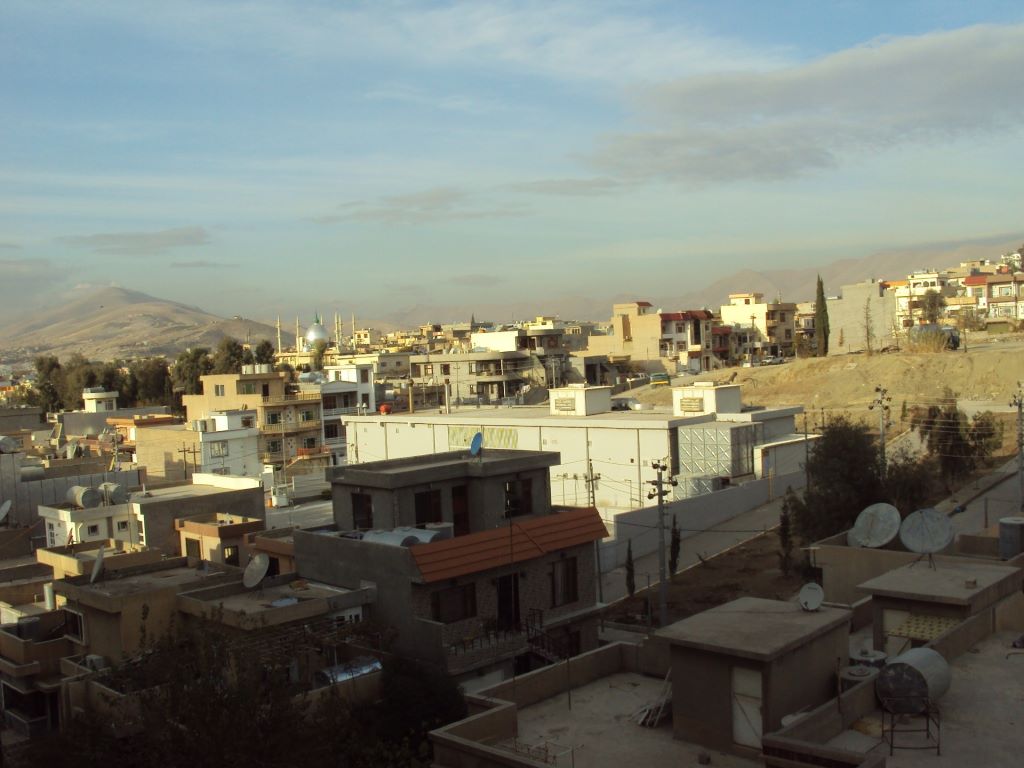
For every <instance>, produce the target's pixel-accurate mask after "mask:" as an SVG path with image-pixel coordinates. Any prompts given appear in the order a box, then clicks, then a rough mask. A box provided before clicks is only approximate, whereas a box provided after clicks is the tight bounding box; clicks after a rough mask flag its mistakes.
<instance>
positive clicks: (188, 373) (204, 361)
mask: <svg viewBox="0 0 1024 768" xmlns="http://www.w3.org/2000/svg"><path fill="white" fill-rule="evenodd" d="M212 370H213V361H212V360H211V359H210V351H209V350H208V349H206V348H204V347H193V348H192V349H187V350H185V351H184V352H182V353H181V354H180V355H178V358H177V360H175V361H174V383H175V385H176V386H178V387H181V389H182V391H183V392H184V393H185V394H186V395H198V394H199V393H200V392H202V391H203V385H202V382H201V381H200V380H199V377H200V376H205V375H206V374H208V373H210V372H211V371H212Z"/></svg>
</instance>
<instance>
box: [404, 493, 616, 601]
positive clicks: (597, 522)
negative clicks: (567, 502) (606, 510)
mask: <svg viewBox="0 0 1024 768" xmlns="http://www.w3.org/2000/svg"><path fill="white" fill-rule="evenodd" d="M607 535H608V529H607V528H605V527H604V522H603V521H602V520H601V515H600V514H599V513H598V511H597V509H595V508H594V507H585V508H576V509H567V510H566V511H564V512H557V513H555V514H551V515H543V516H541V517H534V518H530V519H528V520H522V521H518V520H513V521H512V525H511V526H507V525H503V526H502V527H501V528H495V529H494V530H491V531H480V532H479V533H470V534H466V535H465V536H457V537H455V538H454V539H448V540H446V541H435V542H431V543H430V544H417V545H414V546H412V547H410V548H409V551H410V553H411V554H412V558H413V560H414V561H415V563H416V567H417V568H419V570H420V574H421V575H422V577H423V581H424V582H426V583H428V584H429V583H431V582H436V581H444V580H445V579H455V578H458V577H459V576H468V575H470V574H473V573H480V572H482V571H489V570H491V569H494V568H500V567H502V566H505V565H510V564H511V563H521V562H523V561H525V560H533V559H535V558H538V557H542V556H543V555H546V554H548V553H549V552H557V551H558V550H560V549H567V548H569V547H576V546H579V545H580V544H587V543H589V542H592V541H596V540H597V539H603V538H604V537H605V536H607Z"/></svg>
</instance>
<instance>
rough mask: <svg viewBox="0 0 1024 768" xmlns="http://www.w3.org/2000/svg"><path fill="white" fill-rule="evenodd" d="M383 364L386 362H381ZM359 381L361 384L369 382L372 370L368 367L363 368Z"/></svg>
mask: <svg viewBox="0 0 1024 768" xmlns="http://www.w3.org/2000/svg"><path fill="white" fill-rule="evenodd" d="M381 365H382V366H383V365H385V364H384V363H381ZM359 383H360V384H369V383H370V370H369V369H368V368H363V369H362V370H361V371H359Z"/></svg>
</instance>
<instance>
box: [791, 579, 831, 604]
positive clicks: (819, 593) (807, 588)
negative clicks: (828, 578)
mask: <svg viewBox="0 0 1024 768" xmlns="http://www.w3.org/2000/svg"><path fill="white" fill-rule="evenodd" d="M796 601H797V602H798V603H799V604H800V607H801V608H803V609H804V610H805V611H816V610H818V609H819V608H821V604H822V603H823V602H825V590H824V589H822V588H821V585H820V584H815V583H814V582H813V581H812V582H810V583H808V584H804V585H803V586H802V587H800V595H799V596H798V597H797V599H796Z"/></svg>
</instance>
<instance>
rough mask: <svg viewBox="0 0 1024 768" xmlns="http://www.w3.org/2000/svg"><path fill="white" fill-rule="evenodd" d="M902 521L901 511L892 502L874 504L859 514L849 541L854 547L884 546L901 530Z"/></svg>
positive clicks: (848, 535) (849, 535)
mask: <svg viewBox="0 0 1024 768" xmlns="http://www.w3.org/2000/svg"><path fill="white" fill-rule="evenodd" d="M900 522H901V518H900V511H899V510H898V509H896V507H894V506H893V505H892V504H884V503H879V504H872V505H870V506H868V507H865V508H864V511H863V512H861V513H860V514H859V515H857V522H855V523H854V524H853V528H851V529H850V530H849V532H848V533H847V534H846V539H847V542H848V543H849V544H850V546H853V547H871V548H872V549H874V548H877V547H884V546H885V545H886V544H888V543H889V542H890V541H892V540H893V539H895V538H896V534H898V533H899V532H900Z"/></svg>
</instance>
